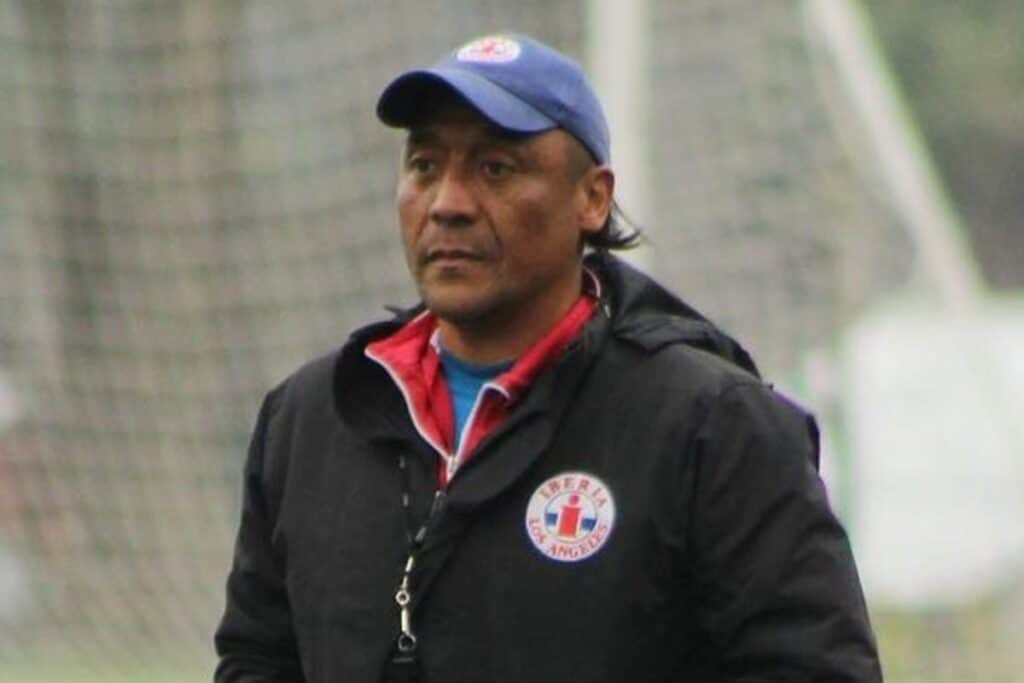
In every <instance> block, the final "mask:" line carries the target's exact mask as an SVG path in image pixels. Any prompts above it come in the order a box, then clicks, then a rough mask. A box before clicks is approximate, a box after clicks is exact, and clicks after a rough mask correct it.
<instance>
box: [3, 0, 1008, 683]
mask: <svg viewBox="0 0 1024 683" xmlns="http://www.w3.org/2000/svg"><path fill="white" fill-rule="evenodd" d="M495 30H514V31H522V32H527V33H531V34H533V35H535V36H537V37H539V38H540V39H542V40H544V41H546V42H549V43H551V44H553V45H555V46H556V47H558V48H560V49H562V50H564V51H565V52H567V53H569V54H571V55H573V56H575V57H576V58H578V59H579V60H580V61H581V62H583V63H584V64H585V65H586V66H587V69H588V71H589V72H590V73H591V74H592V75H593V78H594V80H595V83H596V85H597V87H598V89H599V91H600V92H601V94H602V97H603V98H604V99H605V100H606V102H607V105H608V109H609V115H610V118H611V123H612V129H613V134H612V138H613V151H612V154H613V161H614V163H615V166H616V167H617V170H618V174H619V178H620V181H621V187H622V191H623V196H622V204H623V206H624V208H625V209H626V211H627V213H629V214H630V215H631V216H632V217H633V218H634V219H636V221H637V222H639V223H640V224H641V225H643V226H644V227H645V228H646V230H647V234H648V237H649V244H648V246H647V247H645V248H643V249H641V250H639V251H638V252H637V253H636V254H635V255H634V256H633V259H634V260H635V262H636V263H637V264H638V265H639V266H640V267H642V268H644V269H646V270H648V271H649V272H651V273H653V274H654V275H656V276H657V277H658V278H660V279H661V280H662V281H663V282H665V283H666V284H668V285H669V286H670V287H672V288H673V289H674V290H675V291H676V292H678V293H679V294H680V295H682V296H683V297H684V298H686V299H687V300H688V301H690V302H691V303H693V304H694V305H696V306H697V307H698V308H700V309H702V310H704V311H705V312H706V313H707V314H709V315H710V316H711V317H712V318H713V319H715V320H716V321H717V322H719V323H720V324H721V325H723V326H724V327H726V328H727V329H729V330H730V331H731V332H733V333H734V334H735V335H736V336H738V337H739V338H740V339H741V340H743V341H744V343H745V345H746V346H747V347H748V348H750V349H751V350H752V352H753V354H754V356H755V358H757V359H758V361H759V363H760V364H761V366H762V368H763V370H764V373H765V375H766V377H767V378H768V379H769V380H770V381H772V382H774V383H775V384H776V385H777V386H778V387H780V388H782V389H783V390H784V391H786V392H788V393H790V394H792V395H793V396H796V397H797V398H798V399H799V400H801V401H802V402H804V403H806V404H807V405H809V406H810V407H811V408H812V409H813V410H814V411H815V412H816V413H817V414H818V415H819V417H820V419H821V421H822V425H823V429H824V436H825V454H824V455H825V461H824V465H823V472H824V475H825V477H826V479H827V481H828V483H829V486H830V490H831V494H832V496H833V499H834V503H835V506H836V508H837V510H838V511H839V512H840V514H841V515H842V517H843V518H844V520H845V521H846V523H847V525H848V526H849V528H850V530H851V533H852V537H853V541H854V545H855V549H856V552H857V556H858V561H859V564H860V567H861V572H862V578H863V580H864V584H865V589H866V591H867V593H868V599H869V602H870V604H871V609H872V616H873V619H874V622H875V625H876V627H877V630H878V636H879V641H880V648H881V651H882V655H883V659H884V664H885V668H886V671H887V675H888V680H890V681H897V682H909V681H957V682H964V681H985V682H988V681H1024V655H1022V652H1024V351H1022V349H1024V230H1022V229H1021V222H1022V219H1024V125H1022V124H1024V41H1022V40H1021V35H1024V3H1021V2H1020V1H1019V0H898V1H893V0H866V1H864V2H854V1H853V0H768V1H765V0H634V1H633V2H618V1H616V0H591V1H589V2H583V1H580V0H521V1H519V2H515V3H512V2H507V1H505V0H472V1H471V0H418V1H416V2H412V1H404V2H400V1H398V0H373V1H370V0H291V1H290V2H274V1H272V0H246V1H241V0H233V1H228V0H225V1H224V2H207V1H205V0H77V1H72V0H46V1H45V2H40V1H38V0H0V149H2V153H0V680H2V681H5V682H6V681H11V682H13V683H22V682H27V683H44V682H45V683H51V682H56V681H81V682H86V683H89V682H93V681H105V682H108V683H109V682H111V681H114V682H116V681H175V682H178V681H182V682H186V683H187V682H189V681H202V680H208V679H209V677H210V672H211V671H212V667H213V661H214V658H213V653H212V645H211V634H212V631H213V628H214V626H215V624H216V621H217V619H218V617H219V614H220V611H221V609H222V605H223V582H224V578H225V575H226V571H227V568H228V563H229V559H230V553H231V545H232V542H233V535H234V527H235V525H236V523H237V518H238V506H239V497H240V492H241V477H240V475H241V467H242V462H243V459H244V453H245V447H246V444H247V441H248V434H249V430H250V428H251V425H252V423H253V420H254V417H255V413H256V410H257V407H258V405H259V403H260V400H261V398H262V395H263V393H264V392H265V391H266V390H267V389H269V388H270V387H271V386H273V385H274V384H276V383H277V382H278V381H279V380H280V379H282V378H283V377H284V376H285V375H286V374H287V373H288V372H289V371H290V370H292V369H293V368H295V367H296V366H297V365H298V364H299V363H301V362H302V361H304V360H305V359H307V358H309V357H311V356H314V355H318V354H320V353H323V352H326V351H328V350H330V349H332V348H334V347H337V346H338V345H340V344H341V343H343V341H344V340H345V338H346V336H347V334H348V333H349V331H350V330H351V329H352V328H353V327H355V326H357V325H359V324H361V323H363V322H365V321H368V320H372V319H379V318H381V317H383V316H385V315H386V314H385V312H384V311H383V306H384V305H386V304H407V303H410V302H412V301H413V300H414V292H413V290H412V288H411V287H410V285H409V283H408V280H407V277H406V272H405V268H404V264H403V262H402V257H401V254H400V250H399V245H398V239H397V226H396V220H395V217H394V210H393V207H392V194H393V190H394V180H395V172H396V164H397V154H398V146H399V144H400V139H401V138H400V136H399V135H398V134H396V133H395V132H394V131H389V130H387V129H385V128H384V127H382V126H381V125H380V124H379V123H378V122H377V121H376V119H375V117H374V114H373V109H374V104H375V101H376V97H377V95H378V93H379V92H380V90H381V88H382V87H383V85H384V84H385V83H386V82H387V81H388V80H389V78H390V77H391V76H393V75H394V74H396V73H397V72H398V71H400V70H402V69H405V68H408V67H411V66H416V65H422V64H427V63H430V62H432V61H434V60H435V59H436V58H438V57H439V56H440V55H441V54H442V53H444V52H446V51H447V50H449V49H451V48H453V47H454V46H456V45H458V44H460V43H462V42H464V41H465V40H467V39H468V38H470V37H473V36H476V35H479V34H481V33H486V32H492V31H495Z"/></svg>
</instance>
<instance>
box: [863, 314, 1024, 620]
mask: <svg viewBox="0 0 1024 683" xmlns="http://www.w3.org/2000/svg"><path fill="white" fill-rule="evenodd" d="M950 327H951V320H950V317H949V316H948V314H947V312H946V311H945V310H943V309H942V308H937V307H936V306H935V305H934V304H922V303H919V302H915V301H904V302H899V303H894V304H892V305H890V306H887V307H886V308H885V309H884V310H879V311H877V312H876V313H875V314H874V315H873V316H872V317H870V318H868V319H865V320H862V321H860V322H859V323H858V324H857V325H856V327H855V328H854V329H853V330H852V331H851V332H850V335H849V337H848V338H847V340H846V348H845V350H844V351H845V353H844V357H843V361H844V363H843V365H844V369H845V373H846V378H845V385H846V392H845V397H844V398H845V399H846V411H847V415H848V419H849V423H848V425H847V427H848V429H849V433H850V438H851V450H852V460H853V462H852V470H851V471H852V474H853V476H854V482H853V486H852V487H851V488H853V490H854V491H856V492H857V495H856V500H855V501H854V507H853V510H854V515H853V518H852V525H853V529H854V533H855V538H856V540H857V556H858V561H859V563H860V569H861V573H862V576H863V578H864V583H865V590H866V591H867V592H868V593H869V595H871V596H872V597H874V598H875V599H876V600H878V601H885V602H890V603H896V604H903V605H910V606H926V605H941V604H956V603H958V602H966V601H970V600H973V599H977V598H979V597H982V596H984V595H985V594H986V593H989V592H991V591H993V590H998V589H999V588H1001V587H1005V586H1007V585H1008V584H1009V582H1011V581H1013V580H1015V579H1019V577H1020V575H1021V570H1022V569H1024V483H1022V480H1024V477H1022V471H1021V469H1022V467H1024V460H1022V453H1021V451H1020V450H1019V448H1018V444H1016V443H1014V438H1013V434H1012V432H1010V431H1009V430H1008V425H1007V424H1006V422H1005V421H1006V420H1007V419H1014V420H1016V421H1017V423H1018V424H1019V423H1021V422H1024V352H1022V350H1024V345H1022V340H1024V300H1021V301H1017V302H994V303H992V304H991V305H989V306H986V307H985V309H984V310H983V312H981V313H980V315H979V316H978V317H977V319H976V320H975V323H974V325H973V327H972V329H971V330H969V331H964V330H960V331H959V332H957V333H953V332H951V330H950ZM965 342H966V343H965ZM996 361H998V362H996Z"/></svg>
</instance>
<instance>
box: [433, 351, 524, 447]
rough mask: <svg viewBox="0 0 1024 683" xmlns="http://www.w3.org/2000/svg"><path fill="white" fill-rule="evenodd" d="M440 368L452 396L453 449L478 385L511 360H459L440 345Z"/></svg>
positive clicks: (493, 375) (471, 407)
mask: <svg viewBox="0 0 1024 683" xmlns="http://www.w3.org/2000/svg"><path fill="white" fill-rule="evenodd" d="M440 356H441V369H442V371H443V372H444V378H445V380H446V381H447V382H448V393H450V394H451V396H452V412H453V413H454V414H455V444H454V446H455V450H458V449H459V443H460V442H461V441H462V428H463V427H464V426H465V425H466V420H468V419H469V413H470V411H472V410H473V404H474V403H476V397H477V394H479V393H480V387H482V386H483V385H484V384H486V383H487V382H490V381H491V380H492V379H494V378H495V377H497V376H498V375H500V374H501V373H503V372H505V371H506V370H508V369H509V368H510V367H512V361H504V362H502V363H493V364H490V365H476V364H473V363H467V362H465V361H462V360H459V359H458V358H456V357H455V356H453V355H452V354H450V353H448V351H446V350H445V349H444V347H441V349H440Z"/></svg>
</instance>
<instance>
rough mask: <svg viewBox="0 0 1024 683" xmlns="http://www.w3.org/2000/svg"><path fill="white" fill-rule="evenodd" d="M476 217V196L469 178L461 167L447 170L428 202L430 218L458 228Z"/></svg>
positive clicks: (467, 224) (470, 223)
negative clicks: (429, 202)
mask: <svg viewBox="0 0 1024 683" xmlns="http://www.w3.org/2000/svg"><path fill="white" fill-rule="evenodd" d="M476 218H477V204H476V197H475V196H474V194H473V189H472V187H471V185H470V182H469V179H468V178H467V177H466V175H465V173H464V172H462V170H461V169H449V170H447V171H446V172H445V173H444V175H442V176H441V178H440V180H439V181H438V184H437V192H436V193H435V195H434V200H433V201H432V202H431V204H430V219H431V220H432V221H433V222H434V223H437V224H438V225H441V226H445V227H451V228H458V227H465V226H469V225H472V224H473V223H474V222H475V221H476Z"/></svg>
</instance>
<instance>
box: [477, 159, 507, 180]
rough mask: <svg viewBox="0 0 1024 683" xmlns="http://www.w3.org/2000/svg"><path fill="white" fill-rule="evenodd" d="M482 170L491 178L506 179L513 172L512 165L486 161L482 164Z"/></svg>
mask: <svg viewBox="0 0 1024 683" xmlns="http://www.w3.org/2000/svg"><path fill="white" fill-rule="evenodd" d="M481 168H482V169H483V172H484V174H485V175H486V176H488V177H489V178H504V177H505V176H507V175H508V174H509V173H511V172H512V170H513V169H512V164H509V163H506V162H504V161H485V162H483V164H481Z"/></svg>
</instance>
